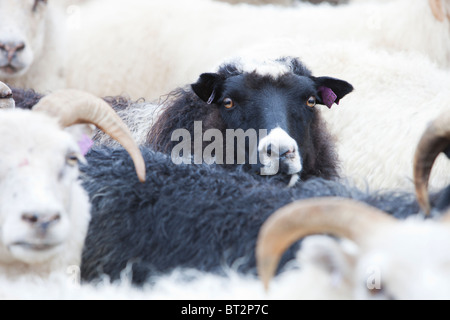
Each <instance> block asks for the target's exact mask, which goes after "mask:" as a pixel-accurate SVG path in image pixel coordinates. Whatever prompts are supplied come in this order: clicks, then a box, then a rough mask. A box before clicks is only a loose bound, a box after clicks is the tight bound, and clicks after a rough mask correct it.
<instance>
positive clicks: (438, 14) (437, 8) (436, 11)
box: [428, 0, 445, 22]
mask: <svg viewBox="0 0 450 320" xmlns="http://www.w3.org/2000/svg"><path fill="white" fill-rule="evenodd" d="M428 3H429V4H430V7H431V11H432V12H433V15H434V17H435V18H436V19H437V20H438V21H441V22H442V21H444V19H445V12H444V7H443V5H442V0H428Z"/></svg>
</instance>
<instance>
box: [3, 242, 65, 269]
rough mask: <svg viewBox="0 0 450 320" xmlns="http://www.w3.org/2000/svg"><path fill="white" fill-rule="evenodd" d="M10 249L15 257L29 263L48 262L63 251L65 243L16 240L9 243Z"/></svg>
mask: <svg viewBox="0 0 450 320" xmlns="http://www.w3.org/2000/svg"><path fill="white" fill-rule="evenodd" d="M8 250H9V252H10V254H11V255H12V256H13V257H14V259H16V260H18V261H21V262H24V263H27V264H37V263H43V262H47V261H49V260H51V259H53V258H54V257H55V256H57V255H59V254H61V253H62V251H63V243H51V244H50V243H49V244H46V243H42V244H33V243H27V242H16V243H13V244H11V245H8Z"/></svg>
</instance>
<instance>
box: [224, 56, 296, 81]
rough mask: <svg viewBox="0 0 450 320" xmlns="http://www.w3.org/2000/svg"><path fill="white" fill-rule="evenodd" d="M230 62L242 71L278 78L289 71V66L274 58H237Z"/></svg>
mask: <svg viewBox="0 0 450 320" xmlns="http://www.w3.org/2000/svg"><path fill="white" fill-rule="evenodd" d="M230 64H232V65H234V66H236V67H237V68H238V69H240V70H242V72H244V73H253V72H256V73H257V74H258V75H261V76H271V77H274V78H278V77H280V76H282V75H284V74H286V73H290V72H291V68H290V66H289V65H287V64H286V63H284V62H281V61H276V60H257V59H251V58H237V59H234V60H232V61H230Z"/></svg>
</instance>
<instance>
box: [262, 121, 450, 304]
mask: <svg viewBox="0 0 450 320" xmlns="http://www.w3.org/2000/svg"><path fill="white" fill-rule="evenodd" d="M449 146H450V116H449V114H448V113H447V114H445V113H444V114H442V115H441V116H440V117H439V118H438V119H437V120H435V121H434V122H433V123H431V124H430V126H429V128H428V129H427V130H426V132H425V133H424V135H423V137H422V139H421V141H420V142H419V145H418V147H417V152H416V155H415V161H414V162H415V164H414V172H415V184H416V190H417V192H416V193H417V199H418V202H419V203H420V205H421V207H422V209H423V210H424V211H425V213H426V214H429V212H430V202H429V197H428V190H427V186H428V179H429V176H430V172H431V170H432V165H433V163H434V161H435V160H436V158H437V156H438V155H439V154H440V153H441V152H444V151H445V150H447V148H448V147H449ZM411 214H413V212H412V213H411ZM317 234H327V235H332V236H336V237H338V238H343V239H347V240H350V241H351V242H353V243H354V244H355V245H356V248H357V249H356V250H348V246H347V245H341V244H340V243H337V241H336V240H333V239H331V238H328V237H324V236H315V237H312V238H306V239H305V240H304V243H303V245H302V250H301V251H300V257H299V259H300V261H301V263H303V266H302V268H303V269H304V270H307V271H306V272H310V271H311V270H312V271H313V272H310V274H315V275H317V274H318V272H317V271H319V274H321V275H322V276H321V277H322V278H323V277H325V278H327V279H329V281H328V284H329V285H327V286H325V287H324V288H323V295H324V297H325V298H326V297H327V296H334V295H333V294H332V293H333V292H337V291H339V292H341V293H342V294H343V296H345V297H351V298H356V299H450V251H449V250H448V248H450V212H447V213H446V214H443V215H441V216H440V217H438V218H436V219H433V220H431V219H429V220H425V219H423V217H422V216H420V215H416V216H412V217H410V218H408V219H407V220H405V221H401V220H397V219H395V218H393V217H392V216H390V215H388V214H386V213H384V212H382V211H380V210H378V209H375V208H373V207H370V206H368V205H365V204H362V203H358V202H356V201H353V200H349V199H340V198H323V199H309V200H305V201H298V202H295V203H292V204H290V205H287V206H286V207H284V208H281V209H280V210H279V211H277V212H276V213H274V215H273V216H272V217H270V218H269V219H268V220H267V221H266V223H265V224H264V225H263V227H262V228H261V232H260V235H259V239H258V244H257V260H258V270H259V275H260V277H261V279H262V281H263V282H264V285H265V287H266V288H268V285H269V282H270V280H271V278H272V277H273V275H274V274H275V271H276V268H277V265H278V262H279V259H280V258H281V256H282V254H283V253H284V251H285V250H286V249H287V248H288V247H289V246H290V245H292V244H293V243H294V242H295V241H297V240H299V239H301V238H303V237H306V236H310V235H317ZM344 243H348V242H344ZM336 279H339V281H336ZM322 283H323V281H322ZM300 285H301V284H300ZM304 289H306V290H307V289H308V288H304ZM316 289H317V288H316ZM315 291H317V290H315ZM303 296H305V293H304V294H303Z"/></svg>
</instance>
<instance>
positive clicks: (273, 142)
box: [192, 59, 353, 175]
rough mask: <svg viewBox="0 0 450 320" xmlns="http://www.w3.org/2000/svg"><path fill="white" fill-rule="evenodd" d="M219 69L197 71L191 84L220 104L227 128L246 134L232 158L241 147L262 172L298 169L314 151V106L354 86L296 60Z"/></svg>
mask: <svg viewBox="0 0 450 320" xmlns="http://www.w3.org/2000/svg"><path fill="white" fill-rule="evenodd" d="M222 70H226V72H225V73H223V72H221V71H219V72H218V73H206V74H202V75H201V76H200V79H199V81H198V82H197V83H196V84H193V85H192V88H193V90H194V92H195V93H196V94H197V95H198V96H199V97H200V98H201V99H202V100H204V101H205V102H207V103H208V104H214V105H217V106H218V107H219V109H220V114H221V117H222V120H223V122H224V124H225V126H226V128H227V129H232V130H231V131H232V132H233V130H234V132H235V133H238V132H241V133H242V132H245V133H248V134H247V135H246V137H247V142H245V140H243V141H244V142H242V139H241V143H239V138H237V139H236V140H237V141H235V142H236V145H235V147H234V151H235V152H234V157H235V158H236V157H238V156H239V152H240V151H241V152H242V150H243V153H245V161H246V163H248V164H250V165H251V166H252V169H254V170H255V171H257V172H260V173H261V174H263V175H275V174H278V173H282V174H287V175H293V174H300V173H301V172H302V169H303V161H304V159H305V158H306V157H308V156H310V154H311V153H314V152H316V150H314V141H313V138H314V137H313V134H312V130H315V129H313V125H314V121H315V120H316V117H317V114H316V113H317V109H316V105H317V104H326V105H328V106H329V107H331V105H332V104H333V103H334V102H336V103H338V102H339V100H340V99H341V98H343V97H344V96H345V95H346V94H348V93H349V92H351V91H352V90H353V88H352V86H351V85H350V84H349V83H347V82H345V81H342V80H338V79H333V78H329V77H321V78H316V77H313V76H312V75H311V74H310V72H309V71H308V70H307V69H306V68H305V67H304V66H303V65H302V64H301V63H300V62H299V61H298V60H296V59H282V60H278V61H275V62H274V63H272V64H269V65H267V64H264V65H262V68H258V67H256V68H254V67H252V68H251V69H249V70H248V71H244V70H243V68H235V69H233V67H231V66H229V65H228V66H226V67H224V68H222ZM227 73H228V74H227ZM239 129H241V131H239ZM228 131H230V130H227V136H228ZM253 132H254V133H257V135H258V139H257V141H255V139H252V137H254V135H252V134H250V133H253ZM226 141H227V143H228V141H229V140H228V139H227V140H226ZM226 147H227V148H229V146H228V145H227V146H226ZM227 156H228V155H227ZM252 159H253V161H252ZM255 159H256V161H255ZM234 160H238V159H234Z"/></svg>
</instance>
